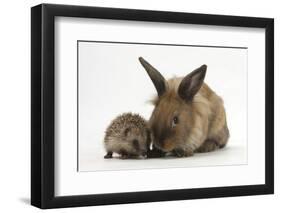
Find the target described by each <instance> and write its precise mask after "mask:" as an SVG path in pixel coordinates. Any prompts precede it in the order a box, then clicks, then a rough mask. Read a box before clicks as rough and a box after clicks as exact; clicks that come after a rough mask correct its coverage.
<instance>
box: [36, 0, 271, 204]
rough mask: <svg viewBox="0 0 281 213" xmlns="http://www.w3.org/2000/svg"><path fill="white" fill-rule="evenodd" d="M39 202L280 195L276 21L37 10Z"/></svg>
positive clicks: (77, 9) (81, 9) (119, 11)
mask: <svg viewBox="0 0 281 213" xmlns="http://www.w3.org/2000/svg"><path fill="white" fill-rule="evenodd" d="M31 52H32V53H31V61H32V63H31V83H32V85H31V97H32V98H31V110H32V115H31V121H32V122H31V123H32V126H31V130H32V134H31V135H32V137H31V149H32V150H31V203H32V205H34V206H37V207H40V208H59V207H74V206H89V205H105V204H121V203H137V202H153V201H168V200H181V199H197V198H214V197H226V196H242V195H258V194H271V193H273V191H274V152H273V146H274V21H273V19H270V18H255V17H238V16H222V15H209V14H193V13H177V12H164V11H148V10H129V9H113V8H101V7H86V6H66V5H52V4H41V5H38V6H35V7H33V8H32V9H31Z"/></svg>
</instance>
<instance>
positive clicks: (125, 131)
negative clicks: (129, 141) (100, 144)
mask: <svg viewBox="0 0 281 213" xmlns="http://www.w3.org/2000/svg"><path fill="white" fill-rule="evenodd" d="M130 131H131V129H130V127H127V128H126V129H125V130H124V135H125V136H128V134H129V132H130Z"/></svg>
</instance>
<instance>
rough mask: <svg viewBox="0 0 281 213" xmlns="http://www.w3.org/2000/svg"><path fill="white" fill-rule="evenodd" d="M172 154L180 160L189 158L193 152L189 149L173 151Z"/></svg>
mask: <svg viewBox="0 0 281 213" xmlns="http://www.w3.org/2000/svg"><path fill="white" fill-rule="evenodd" d="M173 153H174V155H175V156H176V157H179V158H182V157H190V156H192V155H193V151H192V150H190V149H181V148H179V149H174V150H173Z"/></svg>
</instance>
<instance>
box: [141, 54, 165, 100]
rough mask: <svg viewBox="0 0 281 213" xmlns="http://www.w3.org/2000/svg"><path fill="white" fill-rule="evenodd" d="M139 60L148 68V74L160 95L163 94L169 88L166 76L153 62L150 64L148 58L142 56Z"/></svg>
mask: <svg viewBox="0 0 281 213" xmlns="http://www.w3.org/2000/svg"><path fill="white" fill-rule="evenodd" d="M139 61H140V63H141V65H142V66H143V67H144V69H145V70H146V72H147V74H148V75H149V77H150V79H151V81H152V82H153V84H154V87H155V89H156V90H157V93H158V96H159V97H160V96H162V95H163V94H164V93H165V91H166V90H167V88H166V87H167V86H166V85H167V83H166V80H165V78H164V77H163V76H162V75H161V73H160V72H159V71H158V70H157V69H155V68H154V67H153V66H152V65H151V64H149V63H148V62H147V61H146V60H144V59H143V58H142V57H139Z"/></svg>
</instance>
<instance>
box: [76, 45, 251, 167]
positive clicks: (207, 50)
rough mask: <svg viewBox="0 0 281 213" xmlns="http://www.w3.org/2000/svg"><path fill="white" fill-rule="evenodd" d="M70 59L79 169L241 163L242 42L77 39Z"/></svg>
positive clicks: (244, 148)
mask: <svg viewBox="0 0 281 213" xmlns="http://www.w3.org/2000/svg"><path fill="white" fill-rule="evenodd" d="M77 60H78V61H77V77H78V78H77V79H78V82H77V83H78V88H77V90H78V91H77V93H78V97H77V106H78V107H77V109H78V119H77V121H78V125H77V126H78V138H77V146H78V153H77V154H78V156H77V161H78V162H77V164H78V168H77V169H78V171H79V172H86V171H87V172H90V171H104V170H132V169H157V168H159V169H161V168H178V167H202V166H226V165H227V166H229V165H243V164H247V48H246V47H220V46H198V45H179V44H144V43H124V42H103V41H84V40H80V41H77ZM171 79H172V80H171Z"/></svg>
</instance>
